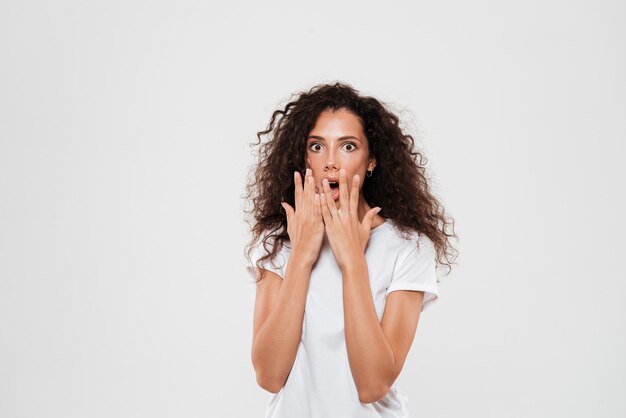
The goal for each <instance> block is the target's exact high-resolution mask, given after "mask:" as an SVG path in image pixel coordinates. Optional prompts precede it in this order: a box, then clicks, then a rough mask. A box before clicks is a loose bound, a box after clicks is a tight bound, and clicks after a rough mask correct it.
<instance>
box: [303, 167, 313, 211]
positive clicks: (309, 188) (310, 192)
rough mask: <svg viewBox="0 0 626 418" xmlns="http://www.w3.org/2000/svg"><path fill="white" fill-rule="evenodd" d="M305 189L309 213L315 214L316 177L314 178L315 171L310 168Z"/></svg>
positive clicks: (307, 172)
mask: <svg viewBox="0 0 626 418" xmlns="http://www.w3.org/2000/svg"><path fill="white" fill-rule="evenodd" d="M305 190H306V193H305V194H306V205H307V214H311V215H313V214H314V213H315V179H314V178H313V171H312V170H311V169H310V168H307V169H306V187H305Z"/></svg>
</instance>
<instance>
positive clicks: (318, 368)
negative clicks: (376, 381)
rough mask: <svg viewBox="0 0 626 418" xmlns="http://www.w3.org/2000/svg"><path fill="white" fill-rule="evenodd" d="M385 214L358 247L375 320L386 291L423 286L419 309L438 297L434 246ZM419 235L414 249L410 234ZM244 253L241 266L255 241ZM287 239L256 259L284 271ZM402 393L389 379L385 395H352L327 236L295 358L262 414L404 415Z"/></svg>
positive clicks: (302, 417) (307, 417) (338, 283)
mask: <svg viewBox="0 0 626 418" xmlns="http://www.w3.org/2000/svg"><path fill="white" fill-rule="evenodd" d="M394 225H395V224H394V222H393V221H391V220H390V219H388V220H387V221H386V222H384V223H382V224H381V225H379V226H378V227H376V228H374V229H373V230H372V231H371V232H370V238H369V241H368V245H367V248H366V250H365V259H366V261H367V266H368V272H369V279H370V287H371V289H372V297H373V300H374V304H375V307H376V314H377V315H378V320H379V321H380V320H382V317H383V312H384V310H385V301H386V297H387V295H388V294H389V293H390V292H393V291H394V290H419V291H424V299H423V304H422V310H424V309H425V308H426V307H428V306H429V305H431V304H432V303H433V302H434V301H435V300H437V298H438V292H437V279H436V274H435V256H436V253H435V247H434V244H433V242H432V241H431V240H430V239H429V238H428V237H427V236H426V235H424V234H418V233H417V232H414V233H412V235H411V238H412V239H411V240H406V239H404V237H403V236H402V235H401V234H402V233H401V232H400V231H399V230H396V229H395V227H394ZM418 236H419V244H420V246H419V249H418V247H417V245H416V242H415V241H416V239H417V237H418ZM259 243H260V244H259V245H258V246H257V247H256V248H255V251H253V253H252V257H251V258H252V265H251V266H248V267H247V269H248V272H249V273H250V275H251V276H252V277H253V278H255V277H256V276H255V268H254V267H253V266H254V264H255V263H256V261H257V260H258V259H259V258H260V256H261V255H263V254H265V250H263V248H262V244H261V241H259ZM290 252H291V251H290V247H289V242H285V243H284V244H283V248H282V249H281V251H280V252H279V253H278V254H277V255H276V258H275V259H274V264H275V266H272V262H271V261H268V260H266V261H265V263H264V264H262V265H263V266H264V267H265V268H266V269H267V270H269V271H273V272H274V273H276V274H277V275H279V276H280V277H281V278H282V277H284V274H285V271H286V265H287V263H288V261H289V255H290ZM409 416H410V413H409V403H408V399H407V397H406V395H405V394H404V393H403V392H402V391H401V390H400V389H399V387H398V386H397V384H396V383H394V384H393V385H392V387H391V389H390V391H389V392H388V393H387V395H386V396H385V397H384V398H383V399H381V400H379V401H377V402H373V403H369V404H364V403H361V402H360V401H359V397H358V392H357V388H356V384H355V382H354V379H353V377H352V373H351V371H350V365H349V363H348V352H347V348H346V340H345V334H344V317H343V288H342V277H341V270H340V269H339V266H338V265H337V262H336V260H335V256H334V254H333V252H332V250H331V248H330V245H329V243H328V241H327V238H326V237H325V238H324V244H323V246H322V248H321V250H320V255H319V258H318V260H317V262H316V264H315V265H314V267H313V269H312V271H311V279H310V281H309V288H308V291H307V298H306V305H305V311H304V320H303V323H302V336H301V339H300V345H299V346H298V352H297V354H296V358H295V361H294V364H293V367H292V369H291V372H290V374H289V377H288V378H287V381H286V382H285V385H284V386H283V388H282V389H281V390H280V391H279V392H278V393H276V394H271V396H270V398H269V400H268V403H267V408H266V412H265V417H266V418H294V417H297V418H329V417H332V418H353V417H354V418H367V417H385V418H391V417H394V418H396V417H397V418H407V417H409Z"/></svg>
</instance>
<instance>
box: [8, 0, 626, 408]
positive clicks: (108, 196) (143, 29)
mask: <svg viewBox="0 0 626 418" xmlns="http://www.w3.org/2000/svg"><path fill="white" fill-rule="evenodd" d="M625 24H626V7H625V6H624V3H623V2H618V1H593V2H592V1H550V0H548V1H546V0H542V1H524V2H521V1H520V2H512V1H476V2H466V1H423V2H409V1H404V2H388V3H385V4H383V3H381V2H362V1H359V2H356V1H352V2H330V1H318V2H303V3H298V2H293V1H284V2H271V3H267V2H229V3H228V4H226V2H222V3H220V4H218V3H217V2H200V1H195V2H192V1H172V2H163V1H134V0H133V1H128V0H126V1H107V2H104V1H102V2H76V1H56V2H47V1H7V0H2V1H0V416H2V417H7V418H8V417H11V418H21V417H63V418H70V417H81V418H82V417H115V418H122V417H220V418H223V417H261V416H263V409H264V407H265V402H266V400H267V397H268V396H269V394H268V393H267V392H265V391H263V389H261V388H259V387H258V386H257V385H256V382H255V377H254V371H253V368H252V364H251V361H250V344H251V337H252V309H253V303H254V285H253V284H252V282H251V280H250V278H249V277H248V276H247V274H246V272H245V259H244V258H243V247H244V245H245V244H246V242H247V240H248V231H247V229H246V224H245V223H244V222H243V213H242V209H243V207H244V202H243V200H242V198H241V196H242V194H243V188H244V186H245V182H246V174H247V171H248V169H249V166H250V164H251V162H252V160H251V149H250V148H249V146H248V145H249V144H250V143H252V142H255V141H256V132H257V131H260V130H262V129H264V128H265V126H266V124H267V123H268V122H269V118H270V115H271V112H272V111H273V110H274V109H276V108H278V107H279V106H280V105H284V104H285V103H286V101H287V99H289V95H290V94H291V93H294V92H296V91H300V90H303V89H308V88H310V87H311V86H313V85H314V84H317V83H321V82H332V81H343V82H347V83H350V84H352V85H353V86H354V87H355V88H357V89H358V90H360V91H361V92H362V93H364V94H368V95H374V96H375V97H378V98H379V99H381V100H383V101H385V102H388V103H390V104H391V105H393V108H394V109H395V110H396V111H398V113H399V114H400V115H401V117H402V119H403V120H404V121H405V123H406V126H407V129H408V130H407V132H408V133H412V134H414V135H416V136H417V137H418V138H419V143H420V145H421V146H422V147H423V149H424V150H425V153H426V156H427V157H428V159H429V163H428V164H429V170H430V171H429V172H430V173H431V175H432V178H433V179H432V183H433V188H434V190H435V192H436V193H437V195H438V196H439V197H440V199H441V201H442V202H443V204H444V206H445V208H446V210H447V213H449V214H450V215H451V216H453V217H454V219H455V221H456V232H457V233H458V234H459V236H460V241H459V242H458V244H457V247H458V249H459V250H460V252H461V255H460V257H459V259H458V266H457V267H456V268H455V270H453V273H452V274H451V275H450V276H448V277H447V278H444V279H443V280H442V282H441V283H440V292H441V296H440V299H439V301H438V302H437V304H436V305H433V307H431V308H430V309H429V310H428V311H425V314H424V315H423V316H422V318H421V320H420V324H419V327H418V333H417V336H416V339H415V341H414V344H413V347H412V351H411V353H410V354H409V358H408V360H407V363H406V365H405V367H404V370H403V372H402V375H401V376H400V378H399V384H400V386H401V387H402V388H403V389H404V391H405V392H406V393H407V395H408V397H409V399H410V402H411V405H412V406H413V410H414V415H413V416H414V417H430V418H434V417H445V418H448V417H455V416H463V417H481V418H483V417H498V418H500V417H507V418H515V417H551V418H554V417H567V418H574V417H585V418H587V417H590V416H594V417H623V416H626V398H624V396H623V395H624V389H625V387H626V359H625V356H624V353H625V352H626V309H625V308H624V297H625V296H624V295H625V294H626V274H625V273H626V269H625V267H624V253H625V250H626V244H625V240H624V233H625V232H626V224H625V221H624V215H625V214H626V199H625V187H624V179H626V168H625V165H624V156H625V152H626V146H625V145H624V141H625V140H626V135H625V134H626V128H625V120H626V78H625V76H624V74H626V47H625V45H624V44H625V42H624V41H625V37H626V29H625V27H626V26H625Z"/></svg>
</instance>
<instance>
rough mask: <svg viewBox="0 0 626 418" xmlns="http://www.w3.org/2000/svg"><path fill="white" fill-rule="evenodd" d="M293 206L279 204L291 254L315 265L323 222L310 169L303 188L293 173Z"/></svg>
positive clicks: (299, 179) (322, 239)
mask: <svg viewBox="0 0 626 418" xmlns="http://www.w3.org/2000/svg"><path fill="white" fill-rule="evenodd" d="M294 184H295V205H296V208H295V210H294V208H292V207H291V206H290V205H289V204H288V203H285V202H281V205H282V207H283V208H284V209H285V212H287V233H288V234H289V240H290V242H291V254H292V256H293V255H294V254H300V255H301V256H302V257H303V259H304V260H305V262H308V263H311V264H313V263H315V261H316V260H317V257H318V256H319V253H320V249H321V247H322V242H323V241H324V221H323V220H322V213H321V205H320V197H319V194H317V193H315V183H314V181H313V175H312V172H311V169H309V168H307V169H306V174H305V177H304V188H303V186H302V179H301V177H300V173H299V172H297V171H296V172H295V173H294Z"/></svg>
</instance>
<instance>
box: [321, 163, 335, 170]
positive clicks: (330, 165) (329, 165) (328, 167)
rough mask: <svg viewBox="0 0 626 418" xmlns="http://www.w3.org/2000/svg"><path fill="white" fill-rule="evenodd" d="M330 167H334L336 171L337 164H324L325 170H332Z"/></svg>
mask: <svg viewBox="0 0 626 418" xmlns="http://www.w3.org/2000/svg"><path fill="white" fill-rule="evenodd" d="M330 167H333V168H334V169H335V170H336V169H337V164H335V163H334V162H327V163H326V164H324V170H328V169H330Z"/></svg>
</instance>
